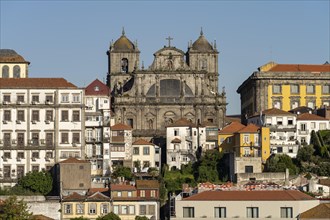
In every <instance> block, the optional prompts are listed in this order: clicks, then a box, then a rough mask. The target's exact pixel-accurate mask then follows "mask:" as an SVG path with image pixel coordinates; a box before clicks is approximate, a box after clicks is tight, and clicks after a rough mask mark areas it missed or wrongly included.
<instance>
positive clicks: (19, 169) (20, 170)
mask: <svg viewBox="0 0 330 220" xmlns="http://www.w3.org/2000/svg"><path fill="white" fill-rule="evenodd" d="M23 176H24V165H23V166H22V165H18V166H17V178H18V179H19V178H22V177H23Z"/></svg>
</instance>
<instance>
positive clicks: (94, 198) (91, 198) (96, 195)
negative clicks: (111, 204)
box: [87, 192, 110, 201]
mask: <svg viewBox="0 0 330 220" xmlns="http://www.w3.org/2000/svg"><path fill="white" fill-rule="evenodd" d="M87 200H88V201H110V197H109V196H106V195H104V194H103V193H100V192H95V193H94V194H92V195H90V196H88V197H87Z"/></svg>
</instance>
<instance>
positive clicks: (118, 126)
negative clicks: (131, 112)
mask: <svg viewBox="0 0 330 220" xmlns="http://www.w3.org/2000/svg"><path fill="white" fill-rule="evenodd" d="M111 130H112V131H123V130H132V127H131V126H129V125H125V124H122V123H119V124H115V125H113V126H111Z"/></svg>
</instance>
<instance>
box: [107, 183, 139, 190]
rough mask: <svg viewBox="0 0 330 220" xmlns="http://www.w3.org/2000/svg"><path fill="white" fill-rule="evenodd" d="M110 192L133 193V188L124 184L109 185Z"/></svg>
mask: <svg viewBox="0 0 330 220" xmlns="http://www.w3.org/2000/svg"><path fill="white" fill-rule="evenodd" d="M111 190H113V191H122V190H124V191H135V190H136V188H135V186H132V185H126V184H111Z"/></svg>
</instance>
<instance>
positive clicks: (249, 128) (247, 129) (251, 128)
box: [238, 124, 260, 133]
mask: <svg viewBox="0 0 330 220" xmlns="http://www.w3.org/2000/svg"><path fill="white" fill-rule="evenodd" d="M259 129H260V127H258V126H256V125H255V124H248V125H247V126H246V127H245V128H242V129H241V130H239V131H238V133H257V132H258V130H259Z"/></svg>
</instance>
